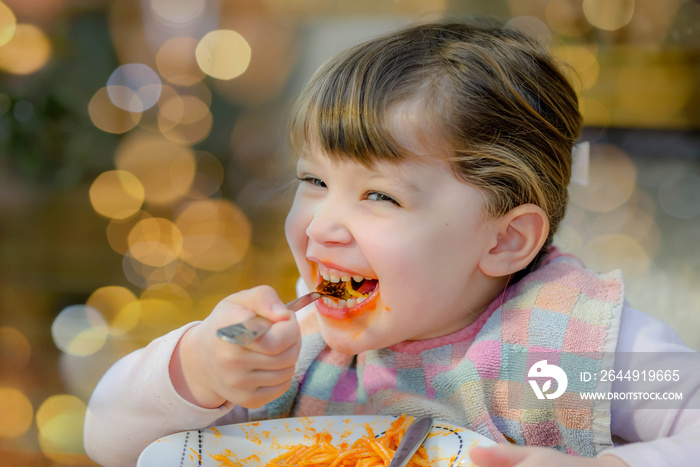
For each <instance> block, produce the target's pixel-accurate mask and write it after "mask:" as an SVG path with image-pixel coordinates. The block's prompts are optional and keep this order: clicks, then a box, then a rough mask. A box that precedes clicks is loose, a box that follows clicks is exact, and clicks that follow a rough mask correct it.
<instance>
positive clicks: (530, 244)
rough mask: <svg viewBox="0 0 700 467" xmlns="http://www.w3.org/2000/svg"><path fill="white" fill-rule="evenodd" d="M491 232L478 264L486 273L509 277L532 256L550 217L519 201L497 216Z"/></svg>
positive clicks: (542, 240)
mask: <svg viewBox="0 0 700 467" xmlns="http://www.w3.org/2000/svg"><path fill="white" fill-rule="evenodd" d="M493 233H494V238H493V243H492V245H491V247H490V249H488V251H486V252H485V253H484V256H483V257H482V259H481V262H480V263H479V266H480V268H481V271H482V272H483V273H484V274H486V275H487V276H491V277H503V276H508V275H510V274H513V273H515V272H517V271H520V270H521V269H523V268H525V267H526V266H527V265H528V264H530V262H531V261H532V260H533V259H535V256H537V253H539V251H540V249H542V245H544V242H545V241H546V240H547V236H548V235H549V220H548V218H547V214H545V212H544V211H543V210H542V208H540V207H539V206H536V205H534V204H522V205H520V206H517V207H515V208H513V209H511V210H510V211H509V212H508V213H506V214H505V215H504V216H503V217H501V218H499V219H496V221H495V224H494V230H493Z"/></svg>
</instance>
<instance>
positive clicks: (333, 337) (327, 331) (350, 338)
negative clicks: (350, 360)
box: [319, 317, 392, 355]
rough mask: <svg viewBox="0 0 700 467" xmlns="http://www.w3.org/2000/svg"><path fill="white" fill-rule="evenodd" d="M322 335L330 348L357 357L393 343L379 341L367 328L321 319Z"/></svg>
mask: <svg viewBox="0 0 700 467" xmlns="http://www.w3.org/2000/svg"><path fill="white" fill-rule="evenodd" d="M319 321H320V324H321V335H322V336H323V340H325V341H326V343H327V344H328V346H329V347H330V348H332V349H333V350H335V351H336V352H340V353H342V354H345V355H357V354H359V353H362V352H366V351H368V350H377V349H382V348H384V347H387V346H389V345H391V344H392V343H387V342H384V339H377V338H378V337H380V336H377V335H376V333H375V332H372V330H371V328H369V329H368V328H367V327H365V326H361V325H360V326H353V325H351V324H348V323H347V322H346V323H342V324H341V323H338V321H336V320H332V319H331V320H329V319H324V318H323V317H320V320H319Z"/></svg>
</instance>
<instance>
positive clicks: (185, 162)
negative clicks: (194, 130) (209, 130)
mask: <svg viewBox="0 0 700 467" xmlns="http://www.w3.org/2000/svg"><path fill="white" fill-rule="evenodd" d="M114 158H115V163H116V166H117V168H118V169H120V170H126V171H128V172H131V173H132V174H134V175H135V176H136V177H137V178H138V179H139V181H140V182H141V184H142V185H143V188H144V196H145V201H146V202H147V203H152V204H156V205H164V204H170V203H172V202H174V201H177V200H178V199H180V198H181V197H183V196H185V195H186V194H187V193H188V192H189V191H190V187H191V186H192V182H193V180H194V176H195V170H196V166H197V162H196V159H195V155H194V151H193V150H192V149H191V148H190V147H188V146H183V145H180V144H177V143H174V142H172V141H170V140H168V139H167V138H165V137H164V136H163V135H158V134H150V133H130V134H129V135H128V136H127V137H126V138H124V139H123V140H122V141H121V142H120V144H119V147H118V148H117V151H116V154H115V156H114Z"/></svg>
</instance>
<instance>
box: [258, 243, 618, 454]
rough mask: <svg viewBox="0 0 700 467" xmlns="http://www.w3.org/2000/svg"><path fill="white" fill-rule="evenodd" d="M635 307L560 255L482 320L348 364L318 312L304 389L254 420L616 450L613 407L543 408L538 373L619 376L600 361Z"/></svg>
mask: <svg viewBox="0 0 700 467" xmlns="http://www.w3.org/2000/svg"><path fill="white" fill-rule="evenodd" d="M623 299H624V297H623V283H622V278H621V274H620V272H619V271H614V272H612V273H609V274H604V275H599V274H595V273H593V272H591V271H589V270H586V269H584V268H583V267H582V266H581V265H580V263H579V262H578V261H577V260H576V259H575V258H573V257H571V256H566V255H562V254H559V253H558V252H557V251H556V250H554V249H553V250H552V252H551V253H550V255H549V256H548V257H547V258H546V261H545V263H544V264H543V265H542V266H541V267H540V268H539V269H538V270H536V271H534V272H532V273H531V274H529V275H528V276H526V277H525V278H523V279H522V280H521V281H519V282H518V283H516V284H514V285H512V286H510V287H508V288H507V289H506V290H505V292H504V293H503V294H502V295H501V296H500V297H498V298H497V299H496V300H494V302H493V303H492V304H491V305H490V306H489V307H488V308H487V310H486V311H485V312H484V313H483V314H482V315H481V316H480V317H479V318H478V319H477V320H476V321H475V322H473V323H472V324H470V325H469V326H467V327H466V328H464V329H461V330H459V331H457V332H454V333H452V334H449V335H446V336H441V337H438V338H434V339H427V340H423V341H407V342H402V343H399V344H396V345H394V346H391V347H389V348H386V349H381V350H372V351H367V352H363V353H361V354H359V355H357V356H348V355H344V354H340V353H338V352H336V351H334V350H332V349H331V348H330V347H329V346H328V345H326V343H325V342H324V341H323V338H322V337H321V334H320V333H319V332H318V323H317V322H316V314H315V313H311V314H309V315H308V316H307V317H305V319H303V320H302V321H301V325H302V331H303V333H304V339H303V344H302V350H301V355H300V358H299V360H298V362H297V370H296V374H295V377H294V378H293V381H292V387H291V388H290V389H289V390H288V391H287V392H286V393H285V394H284V395H282V396H281V397H280V398H279V399H277V400H275V401H273V402H271V403H269V404H268V405H267V406H266V407H265V408H264V410H262V411H258V412H257V414H255V413H253V414H251V415H252V416H253V417H254V418H256V417H257V418H263V417H264V418H277V417H287V416H319V415H349V414H381V415H401V414H402V413H406V414H409V415H414V416H420V415H424V414H430V415H432V416H433V417H436V418H437V419H441V420H444V421H447V422H450V423H453V424H456V425H461V426H464V427H467V428H469V429H471V430H473V431H476V432H478V433H480V434H482V435H485V436H488V437H490V438H491V439H493V440H495V441H497V442H507V441H510V442H512V443H516V444H519V445H535V446H547V447H552V448H555V449H558V450H560V451H563V452H566V453H569V454H574V455H582V456H588V457H591V456H595V455H596V454H597V453H598V452H599V451H600V450H602V449H604V448H606V447H610V446H612V441H611V434H610V405H609V402H605V401H597V402H595V404H594V402H593V401H581V400H580V397H579V398H578V399H579V400H574V398H575V397H576V396H578V393H577V392H576V393H573V392H565V393H564V394H563V395H562V396H561V397H558V398H556V399H545V400H537V399H536V398H534V392H533V387H531V385H532V383H529V382H528V369H529V368H530V367H531V366H532V364H534V363H535V362H536V361H538V360H540V359H542V356H543V355H544V356H545V357H546V359H547V362H548V363H549V364H556V365H561V366H562V367H564V364H565V363H567V364H568V365H569V366H570V367H572V368H577V369H578V368H580V369H583V368H585V370H586V371H591V372H596V371H600V370H603V369H612V359H611V358H605V359H603V358H600V356H602V355H604V354H605V353H608V355H610V353H614V351H615V347H616V344H617V335H618V330H619V322H620V313H621V310H622V305H623ZM596 356H598V357H596ZM570 379H571V378H570ZM582 384H583V383H581V382H579V381H570V382H569V386H570V387H571V389H572V390H582V389H585V390H591V391H593V390H609V389H610V388H609V386H605V385H606V384H609V383H601V382H597V381H591V382H588V383H586V384H588V386H586V387H583V386H582ZM543 387H544V386H543ZM522 395H529V396H531V397H530V398H531V399H535V400H536V405H532V406H530V405H527V404H525V402H524V401H523V400H522V397H521V396H522Z"/></svg>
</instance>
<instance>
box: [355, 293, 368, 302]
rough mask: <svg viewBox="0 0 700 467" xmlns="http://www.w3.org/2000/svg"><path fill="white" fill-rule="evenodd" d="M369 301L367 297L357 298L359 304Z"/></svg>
mask: <svg viewBox="0 0 700 467" xmlns="http://www.w3.org/2000/svg"><path fill="white" fill-rule="evenodd" d="M366 299H367V296H366V295H363V296H361V297H357V303H362V302H364V301H365V300H366Z"/></svg>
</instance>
